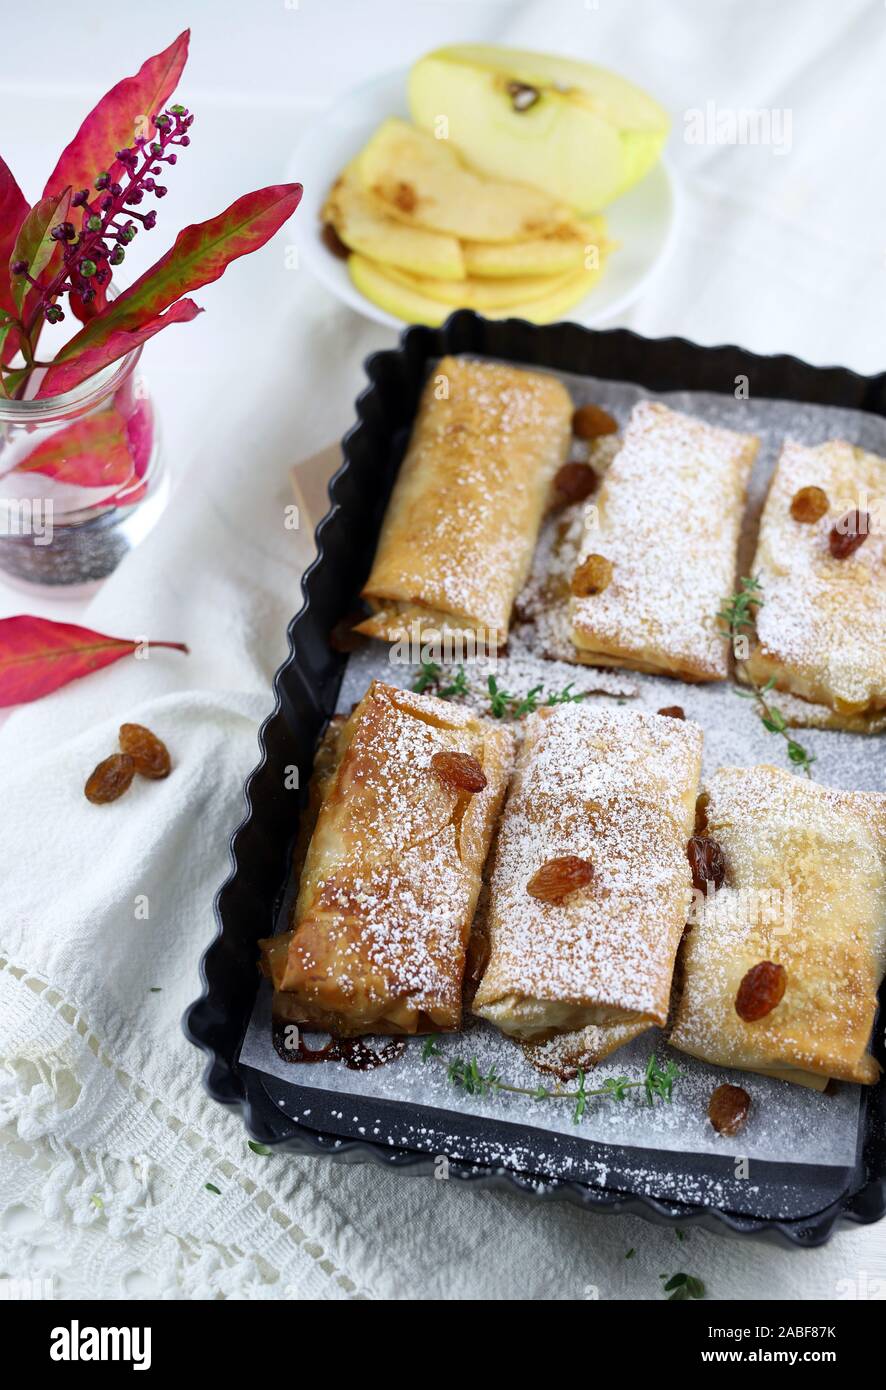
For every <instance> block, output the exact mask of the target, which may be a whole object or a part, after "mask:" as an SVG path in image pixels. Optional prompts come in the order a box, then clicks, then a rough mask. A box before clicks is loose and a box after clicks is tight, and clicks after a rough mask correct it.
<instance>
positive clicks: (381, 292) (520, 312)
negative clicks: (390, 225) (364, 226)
mask: <svg viewBox="0 0 886 1390" xmlns="http://www.w3.org/2000/svg"><path fill="white" fill-rule="evenodd" d="M348 270H349V271H350V275H351V279H352V280H353V282H354V284H355V285H356V287H357V289H358V290H359V291H360V293H361V294H365V296H366V298H367V299H369V300H371V301H372V303H373V304H377V305H378V307H379V308H380V309H384V310H385V312H386V313H388V314H393V316H394V317H395V318H398V319H403V320H404V321H405V322H406V323H424V324H428V325H429V326H430V327H432V328H436V327H437V325H438V324H441V323H443V322H444V320H445V319H447V318H448V317H449V315H450V314H451V313H452V312H453V310H454V309H455V307H456V306H455V305H453V304H444V303H443V302H442V301H441V300H439V299H432V298H431V297H430V296H429V295H427V294H422V293H421V292H420V291H418V290H416V289H413V288H412V287H410V286H409V285H407V284H404V283H403V278H402V277H400V278H396V279H395V278H394V276H392V275H391V273H390V269H389V267H387V266H383V265H380V264H378V263H377V262H376V261H370V260H367V259H366V257H365V256H359V255H356V254H354V255H352V256H349V257H348ZM599 274H600V272H599V271H598V270H580V271H578V272H577V273H575V274H573V275H570V276H567V277H565V278H564V279H563V280H562V281H560V282H559V284H558V288H556V289H552V290H550V292H549V293H548V294H546V295H542V296H540V297H539V298H538V299H532V300H530V301H529V302H528V303H526V302H520V303H514V304H509V305H507V306H501V307H499V308H496V309H488V310H485V311H484V312H485V316H486V318H490V319H504V318H519V319H528V320H529V321H530V323H552V322H554V321H555V320H556V319H559V318H562V317H563V315H564V314H565V313H566V312H567V310H569V309H571V308H572V307H573V305H575V304H578V302H579V300H582V299H584V297H585V295H586V294H587V293H588V290H589V289H591V288H592V287H593V285H594V283H595V281H596V280H597V279H598V278H599ZM439 283H440V284H441V285H442V283H443V282H442V281H440V282H439Z"/></svg>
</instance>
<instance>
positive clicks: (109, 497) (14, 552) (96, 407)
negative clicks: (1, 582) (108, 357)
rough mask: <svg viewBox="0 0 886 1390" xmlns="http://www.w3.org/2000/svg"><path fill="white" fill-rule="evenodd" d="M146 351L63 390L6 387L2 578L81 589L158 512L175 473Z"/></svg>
mask: <svg viewBox="0 0 886 1390" xmlns="http://www.w3.org/2000/svg"><path fill="white" fill-rule="evenodd" d="M141 352H142V349H141V347H138V348H136V349H135V350H134V351H133V352H131V353H129V355H128V356H127V357H124V358H121V359H120V361H118V362H113V363H111V365H110V366H108V367H105V368H104V369H103V370H102V371H100V372H98V373H96V375H95V376H93V377H90V378H89V380H88V381H84V382H82V383H81V384H80V385H79V386H77V387H75V388H74V390H72V391H68V392H66V393H65V394H64V395H61V396H48V397H47V398H46V399H45V400H33V399H32V400H21V401H14V400H7V399H6V398H4V397H0V571H2V578H4V579H6V580H9V581H10V582H12V583H13V584H16V585H17V586H18V587H24V588H29V589H30V588H32V587H34V586H37V587H39V588H41V589H43V590H44V591H45V590H46V589H51V590H52V591H53V593H54V595H55V596H57V597H63V596H70V597H81V596H82V595H83V594H84V593H88V592H90V591H91V590H92V589H93V588H95V587H96V586H97V584H98V583H99V582H100V581H101V580H102V579H105V578H106V577H107V576H108V575H109V574H110V573H111V572H112V571H113V570H114V569H116V567H117V565H119V563H120V561H121V560H122V559H123V557H124V555H126V553H127V552H128V551H129V550H131V549H132V548H133V546H135V545H137V544H138V542H139V541H140V540H142V539H143V537H144V536H146V535H147V533H148V531H149V530H150V529H151V527H152V526H153V525H154V523H155V522H156V521H157V520H158V518H159V516H160V514H161V513H162V511H163V508H164V506H165V505H166V500H167V496H168V491H169V482H168V478H167V477H166V475H165V471H164V469H163V466H162V460H161V454H160V448H159V441H158V435H157V422H156V418H155V413H154V408H153V405H152V402H151V398H150V395H149V394H148V391H147V388H146V386H145V384H144V381H143V380H142V378H141V377H139V376H138V373H137V368H138V362H139V358H140V357H141ZM35 378H36V374H35ZM34 389H36V379H35V387H34Z"/></svg>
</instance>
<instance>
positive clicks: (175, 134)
mask: <svg viewBox="0 0 886 1390" xmlns="http://www.w3.org/2000/svg"><path fill="white" fill-rule="evenodd" d="M193 121H194V117H193V115H192V114H191V113H190V111H189V110H188V109H187V107H185V106H181V105H175V106H169V107H167V109H166V110H165V111H163V112H161V113H160V115H158V116H155V117H154V118H153V122H152V124H153V126H154V130H155V132H156V133H155V135H154V136H153V137H152V138H149V137H147V136H144V135H139V136H137V137H136V139H135V141H134V143H133V144H132V145H131V146H129V147H127V148H126V149H122V150H117V151H116V154H115V159H116V161H117V164H118V165H122V172H121V174H120V179H125V182H121V181H119V180H118V179H114V180H113V181H112V178H111V175H110V174H109V173H108V172H106V171H105V172H103V173H100V174H99V175H98V176H97V178H96V179H95V183H94V185H93V190H90V189H88V188H81V189H78V190H77V191H76V192H75V193H74V194H73V196H72V197H71V200H70V208H71V210H73V209H75V208H76V209H77V210H78V211H79V213H80V228H79V230H78V229H77V227H76V226H75V225H74V223H73V222H71V221H68V220H67V219H66V220H65V221H63V222H59V223H58V224H57V225H56V226H55V227H53V228H52V230H51V232H50V236H51V237H52V239H53V240H54V241H58V242H61V243H62V244H63V245H64V248H65V249H64V258H63V264H62V266H61V268H60V269H59V271H58V273H57V274H56V276H55V277H54V278H53V279H52V280H51V281H50V282H49V283H48V284H46V285H41V284H40V283H39V281H38V280H35V279H34V278H33V277H32V276H31V275H30V274H29V273H28V262H27V261H21V260H20V261H15V262H14V263H13V264H12V266H10V270H11V271H12V274H13V275H23V276H24V277H25V279H27V280H28V281H29V283H30V284H31V285H32V286H33V287H34V289H35V290H36V291H37V298H36V299H35V301H34V304H33V307H32V308H31V309H30V312H29V316H28V322H27V323H26V324H25V332H26V334H27V335H30V333H31V332H32V330H33V328H34V327H35V326H36V324H37V323H38V321H39V319H40V315H41V314H42V315H43V316H44V317H45V319H46V321H47V323H60V322H61V320H62V319H63V318H64V317H65V313H64V310H63V309H62V307H61V305H60V304H59V303H57V300H58V299H59V298H60V297H61V296H62V295H64V294H67V295H74V296H75V297H76V299H77V301H78V302H79V304H80V305H83V306H89V305H94V304H95V301H96V299H97V298H99V297H100V296H101V298H102V299H103V297H104V293H105V286H106V285H107V284H108V282H109V281H110V279H111V275H112V273H113V271H112V267H113V266H118V265H120V264H121V263H122V261H123V260H124V259H125V256H126V248H127V246H128V245H129V243H130V242H131V241H132V240H133V239H134V237H135V236H136V234H137V233H138V231H139V227H140V226H141V227H142V228H143V229H144V230H145V231H146V232H149V231H151V230H152V228H153V227H155V226H156V223H157V212H156V209H154V208H151V209H150V211H148V212H137V211H136V208H137V207H138V206H139V204H140V203H142V202H144V199H145V197H146V196H147V195H148V194H152V195H153V196H154V197H155V198H163V197H165V195H166V191H167V190H166V187H165V185H163V184H162V183H158V181H157V179H158V175H162V174H163V165H164V164H166V165H173V164H175V162H176V160H177V158H178V156H177V154H176V153H175V149H174V148H173V147H174V146H186V145H189V144H190V143H191V141H190V136H189V134H188V131H189V130H190V128H191V126H192V124H193Z"/></svg>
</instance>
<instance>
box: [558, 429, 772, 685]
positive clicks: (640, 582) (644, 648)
mask: <svg viewBox="0 0 886 1390" xmlns="http://www.w3.org/2000/svg"><path fill="white" fill-rule="evenodd" d="M758 444H759V441H758V439H757V438H756V437H755V436H754V435H749V434H738V433H736V432H735V431H734V430H725V429H719V428H715V427H714V426H712V425H706V424H705V423H704V422H703V421H701V420H696V419H694V418H693V417H692V416H689V415H682V414H679V413H678V412H677V411H675V410H670V409H669V408H668V407H667V406H664V405H661V404H659V403H658V402H654V401H641V402H640V403H639V404H638V405H636V406H635V407H634V409H633V411H632V412H631V418H630V421H629V423H628V427H627V429H626V431H625V435H624V441H623V444H622V447H621V449H620V451H619V453H618V454H617V455H616V457H615V459H614V460H613V462H612V464H611V466H610V468H609V470H608V472H607V473H606V476H605V478H604V480H603V483H602V485H601V487H600V491H599V493H598V495H597V497H596V498H595V499H594V500H595V506H594V507H592V508H589V509H588V511H587V512H586V518H587V520H586V525H585V535H584V539H583V541H582V544H581V546H580V548H579V555H578V564H579V567H580V566H581V564H582V562H583V561H584V560H585V559H586V557H587V556H588V555H600V556H603V557H605V558H606V559H608V560H610V561H611V563H612V578H611V581H610V582H609V584H607V586H606V587H605V588H604V589H602V591H601V592H599V593H596V594H592V595H589V596H587V597H573V599H572V637H573V641H574V643H575V646H576V651H577V659H578V660H579V661H582V660H584V661H587V662H589V663H590V664H592V665H607V666H628V667H629V668H630V669H632V670H636V671H648V672H652V673H654V674H657V675H672V676H679V677H680V678H681V679H682V680H693V681H709V680H725V679H726V677H727V676H728V674H729V654H728V644H727V641H726V637H725V634H724V632H723V630H722V625H721V624H720V623H719V622H718V620H717V613H718V612H719V610H720V608H721V607H722V605H723V601H724V599H725V598H726V597H727V596H728V594H730V593H731V592H732V589H733V586H734V579H735V557H736V550H737V546H738V537H739V531H740V527H741V516H742V509H743V505H744V497H745V490H746V488H747V483H748V478H749V476H750V471H751V468H752V466H753V462H754V458H755V457H756V453H757V447H758Z"/></svg>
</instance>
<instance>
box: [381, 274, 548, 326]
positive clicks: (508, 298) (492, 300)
mask: <svg viewBox="0 0 886 1390" xmlns="http://www.w3.org/2000/svg"><path fill="white" fill-rule="evenodd" d="M384 270H385V273H386V274H387V275H389V276H390V278H391V279H392V280H396V281H397V283H398V284H400V285H405V286H406V288H407V289H410V290H415V291H416V293H417V294H423V295H426V296H427V297H428V299H436V300H437V301H438V302H439V303H440V304H449V305H451V306H452V308H453V309H459V308H460V309H478V310H479V311H480V312H481V313H483V314H485V313H487V312H488V311H489V310H490V309H507V308H509V307H510V305H512V304H529V303H530V302H531V301H532V300H533V299H541V298H543V297H544V296H545V295H550V294H553V293H554V291H556V290H558V289H560V288H561V286H562V285H564V284H565V283H566V282H567V281H570V282H571V281H572V280H573V279H574V278H575V273H576V272H575V269H574V268H573V269H572V270H568V271H567V272H566V273H565V275H520V276H508V277H504V276H501V277H497V278H491V279H474V278H471V277H469V278H467V279H465V280H435V279H433V278H432V277H431V276H429V275H412V274H410V273H409V272H408V271H405V270H400V269H398V267H397V266H392V265H386V266H385V267H384Z"/></svg>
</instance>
